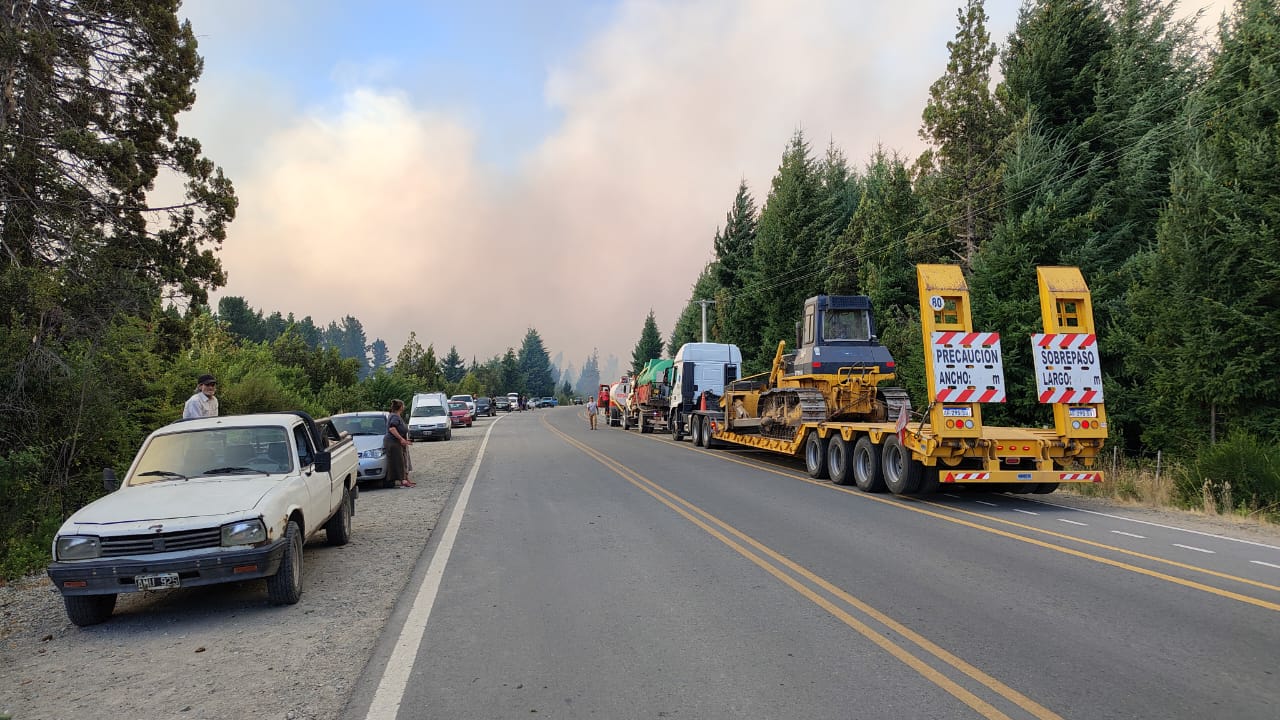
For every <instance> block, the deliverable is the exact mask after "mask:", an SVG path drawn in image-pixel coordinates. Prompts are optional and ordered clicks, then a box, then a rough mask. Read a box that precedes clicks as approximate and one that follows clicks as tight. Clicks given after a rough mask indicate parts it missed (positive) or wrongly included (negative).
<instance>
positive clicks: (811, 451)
mask: <svg viewBox="0 0 1280 720" xmlns="http://www.w3.org/2000/svg"><path fill="white" fill-rule="evenodd" d="M804 469H805V470H806V471H808V473H809V477H811V478H814V479H815V480H821V479H823V478H825V477H826V476H827V440H826V438H821V437H818V432H817V431H816V430H815V431H813V432H811V433H809V437H807V438H805V440H804Z"/></svg>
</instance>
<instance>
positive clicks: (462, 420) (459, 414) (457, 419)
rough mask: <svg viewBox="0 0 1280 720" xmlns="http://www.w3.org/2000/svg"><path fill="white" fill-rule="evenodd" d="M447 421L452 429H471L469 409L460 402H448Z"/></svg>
mask: <svg viewBox="0 0 1280 720" xmlns="http://www.w3.org/2000/svg"><path fill="white" fill-rule="evenodd" d="M449 420H450V421H451V424H452V425H453V427H463V426H466V427H471V408H469V407H467V404H466V403H464V402H462V401H460V400H450V401H449Z"/></svg>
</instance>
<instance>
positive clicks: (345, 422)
mask: <svg viewBox="0 0 1280 720" xmlns="http://www.w3.org/2000/svg"><path fill="white" fill-rule="evenodd" d="M330 419H331V420H332V421H333V426H334V427H336V428H337V429H338V430H339V431H341V432H345V433H350V434H351V439H352V440H354V441H355V444H356V450H357V451H359V453H360V472H359V473H358V475H357V476H356V481H357V482H361V483H376V484H380V485H382V486H383V487H389V486H388V485H387V477H388V476H387V457H386V455H385V454H384V451H383V449H382V439H383V437H385V436H386V434H387V413H385V412H382V411H377V410H370V411H366V412H353V413H342V414H341V415H334V416H333V417H332V418H330Z"/></svg>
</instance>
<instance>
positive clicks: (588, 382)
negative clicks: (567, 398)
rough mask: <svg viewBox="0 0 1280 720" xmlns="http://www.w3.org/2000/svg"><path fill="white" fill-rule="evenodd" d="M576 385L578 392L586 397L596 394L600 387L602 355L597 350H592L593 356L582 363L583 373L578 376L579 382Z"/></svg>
mask: <svg viewBox="0 0 1280 720" xmlns="http://www.w3.org/2000/svg"><path fill="white" fill-rule="evenodd" d="M574 387H575V388H576V389H577V391H578V394H579V395H582V396H584V397H585V396H588V395H595V394H596V390H597V389H598V388H599V387H600V355H599V353H598V352H596V351H595V350H592V351H591V357H589V358H587V359H586V360H585V361H584V362H583V363H582V374H581V375H579V376H578V383H577V385H575V386H574Z"/></svg>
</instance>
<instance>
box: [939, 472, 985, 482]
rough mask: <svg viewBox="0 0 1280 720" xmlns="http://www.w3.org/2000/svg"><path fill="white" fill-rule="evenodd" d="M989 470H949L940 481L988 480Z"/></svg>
mask: <svg viewBox="0 0 1280 720" xmlns="http://www.w3.org/2000/svg"><path fill="white" fill-rule="evenodd" d="M990 479H991V473H989V472H949V473H947V475H946V477H944V478H942V482H969V481H973V480H990Z"/></svg>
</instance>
